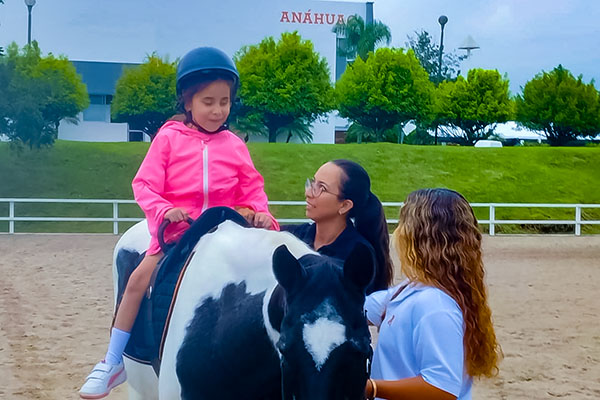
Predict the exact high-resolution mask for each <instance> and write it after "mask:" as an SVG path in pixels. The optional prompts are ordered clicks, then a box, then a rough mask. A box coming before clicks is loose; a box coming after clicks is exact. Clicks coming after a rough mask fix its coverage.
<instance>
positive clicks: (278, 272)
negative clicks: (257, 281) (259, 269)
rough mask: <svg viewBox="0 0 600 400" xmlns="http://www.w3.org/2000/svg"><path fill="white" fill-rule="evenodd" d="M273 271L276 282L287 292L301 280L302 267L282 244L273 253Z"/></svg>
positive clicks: (302, 275)
mask: <svg viewBox="0 0 600 400" xmlns="http://www.w3.org/2000/svg"><path fill="white" fill-rule="evenodd" d="M273 273H274V274H275V279H277V282H279V284H280V285H281V286H282V287H283V288H284V289H285V290H286V292H289V291H291V290H292V289H293V288H294V287H295V286H296V285H298V284H299V283H300V282H301V281H302V279H303V277H304V268H303V267H302V265H300V263H299V262H298V260H296V257H294V256H293V255H292V253H290V251H289V250H288V248H287V247H286V245H284V244H282V245H281V246H279V247H278V248H277V249H275V252H274V253H273Z"/></svg>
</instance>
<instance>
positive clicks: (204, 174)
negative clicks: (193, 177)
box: [202, 143, 208, 213]
mask: <svg viewBox="0 0 600 400" xmlns="http://www.w3.org/2000/svg"><path fill="white" fill-rule="evenodd" d="M202 194H203V200H202V213H204V211H206V209H207V208H208V145H207V144H206V143H204V149H203V150H202Z"/></svg>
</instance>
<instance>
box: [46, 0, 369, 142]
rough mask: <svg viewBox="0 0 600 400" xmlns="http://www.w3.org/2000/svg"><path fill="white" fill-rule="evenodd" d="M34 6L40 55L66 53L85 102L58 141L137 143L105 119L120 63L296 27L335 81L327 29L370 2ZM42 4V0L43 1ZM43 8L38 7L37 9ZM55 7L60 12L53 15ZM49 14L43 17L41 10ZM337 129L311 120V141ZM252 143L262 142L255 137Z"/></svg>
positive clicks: (330, 120)
mask: <svg viewBox="0 0 600 400" xmlns="http://www.w3.org/2000/svg"><path fill="white" fill-rule="evenodd" d="M40 3H42V2H39V3H38V6H37V7H36V10H35V11H36V23H37V25H36V26H37V28H36V31H35V32H36V35H35V37H34V39H36V40H38V41H39V43H40V47H41V48H42V49H43V51H44V52H48V51H51V52H53V53H55V54H65V55H67V56H68V57H69V59H71V60H73V63H74V65H75V67H76V69H77V71H78V72H79V73H80V74H81V75H82V77H83V81H84V83H86V85H87V87H88V92H89V94H90V103H91V104H90V107H89V108H88V109H86V110H85V111H84V112H83V113H81V115H80V116H79V120H80V123H79V124H78V125H71V124H68V123H61V126H60V128H59V138H60V139H67V140H93V141H115V140H118V141H126V140H140V139H141V137H140V135H139V134H138V133H134V134H133V135H132V134H131V133H130V132H128V129H127V126H126V124H125V125H124V124H114V123H112V122H111V120H110V103H111V100H112V96H113V95H114V93H115V84H116V81H117V80H118V78H119V77H120V75H121V73H122V71H123V69H124V68H127V67H129V66H131V65H135V64H139V63H141V62H143V60H144V58H145V57H146V55H148V54H151V53H152V52H156V53H157V54H159V55H161V56H168V57H169V58H170V59H171V60H174V59H176V58H178V57H181V56H182V55H184V54H185V53H186V52H187V51H189V50H191V49H193V48H195V47H199V46H214V47H218V48H220V49H223V50H224V51H225V52H226V53H228V54H229V55H233V54H235V52H236V51H238V50H239V49H240V48H242V47H243V46H246V45H252V44H257V43H259V42H260V41H261V40H262V39H264V38H265V37H267V36H273V37H275V38H277V37H279V36H280V35H281V33H283V32H293V31H297V32H298V33H299V34H300V35H301V36H302V38H303V39H308V40H310V41H312V43H313V44H314V48H315V51H317V52H318V53H319V54H320V55H321V56H322V57H324V58H325V59H326V61H327V63H328V66H329V70H330V76H331V80H332V82H334V81H335V80H336V79H337V78H339V76H340V75H341V73H342V72H343V71H344V69H345V67H346V60H345V58H344V57H340V56H338V54H337V51H336V48H337V46H336V43H337V41H338V40H343V39H340V38H336V35H335V34H334V33H333V32H332V28H333V27H334V25H335V24H336V23H338V22H342V21H345V20H347V18H348V17H349V16H351V15H360V16H361V17H362V18H363V19H365V20H366V21H370V20H372V18H373V3H370V2H369V3H364V2H342V1H318V0H253V1H251V2H246V1H239V0H220V1H219V2H204V1H190V0H188V1H184V0H172V1H168V2H164V1H160V2H159V1H155V0H152V1H141V0H135V1H125V2H122V1H116V0H114V1H104V2H95V1H79V2H73V1H69V0H53V2H52V5H51V6H49V5H47V4H43V3H42V4H40ZM44 3H47V2H44ZM42 6H43V7H42ZM57 10H59V11H60V12H57ZM45 14H46V15H45ZM336 126H337V128H338V130H339V129H340V128H343V127H345V126H346V121H345V120H343V119H340V118H338V117H336V115H335V113H331V114H330V115H329V116H328V117H327V118H326V119H324V120H323V121H315V123H314V124H313V128H312V133H313V142H315V143H334V142H335V131H336ZM252 140H261V139H260V138H253V139H252Z"/></svg>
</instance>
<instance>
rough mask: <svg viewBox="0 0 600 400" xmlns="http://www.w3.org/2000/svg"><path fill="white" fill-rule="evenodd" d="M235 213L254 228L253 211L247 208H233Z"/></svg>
mask: <svg viewBox="0 0 600 400" xmlns="http://www.w3.org/2000/svg"><path fill="white" fill-rule="evenodd" d="M235 211H237V212H238V213H239V214H240V215H241V216H242V217H244V219H245V220H246V221H248V223H249V224H250V225H252V226H254V210H253V209H251V208H248V207H235Z"/></svg>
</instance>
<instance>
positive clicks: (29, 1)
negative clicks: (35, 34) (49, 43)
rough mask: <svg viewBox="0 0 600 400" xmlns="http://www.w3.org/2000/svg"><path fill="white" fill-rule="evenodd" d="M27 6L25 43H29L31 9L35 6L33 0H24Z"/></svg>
mask: <svg viewBox="0 0 600 400" xmlns="http://www.w3.org/2000/svg"><path fill="white" fill-rule="evenodd" d="M25 5H26V6H27V14H28V18H27V44H28V45H29V44H31V9H32V8H33V6H35V0H25Z"/></svg>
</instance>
